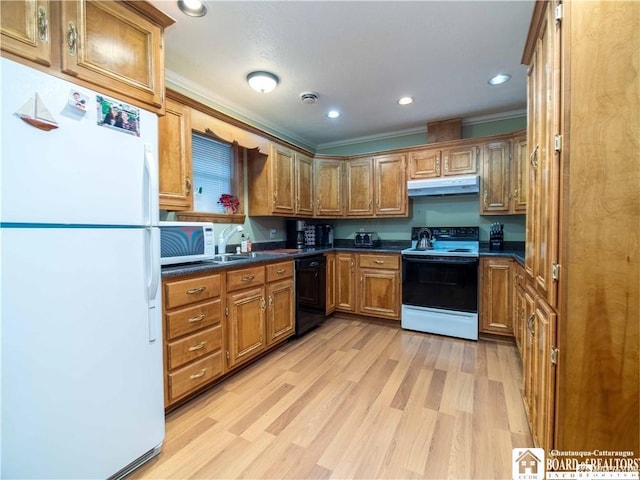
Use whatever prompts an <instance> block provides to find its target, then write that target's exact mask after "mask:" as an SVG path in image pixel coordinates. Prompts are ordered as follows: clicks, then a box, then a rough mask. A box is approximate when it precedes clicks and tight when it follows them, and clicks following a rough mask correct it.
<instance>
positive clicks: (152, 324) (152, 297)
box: [145, 227, 160, 342]
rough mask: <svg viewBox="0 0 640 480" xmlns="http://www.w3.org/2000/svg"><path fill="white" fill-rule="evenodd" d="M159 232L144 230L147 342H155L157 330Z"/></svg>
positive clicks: (149, 228)
mask: <svg viewBox="0 0 640 480" xmlns="http://www.w3.org/2000/svg"><path fill="white" fill-rule="evenodd" d="M159 252H160V230H159V229H158V228H153V227H148V228H145V263H146V277H147V298H148V302H149V341H150V342H155V341H156V339H157V336H158V335H157V330H158V325H157V323H158V312H159V311H160V309H159V308H158V304H159V295H158V286H159V284H160V260H159V258H158V257H159Z"/></svg>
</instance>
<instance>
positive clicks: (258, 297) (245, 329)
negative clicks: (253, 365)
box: [226, 285, 266, 367]
mask: <svg viewBox="0 0 640 480" xmlns="http://www.w3.org/2000/svg"><path fill="white" fill-rule="evenodd" d="M226 308H227V310H226V314H227V324H228V326H229V345H228V350H227V352H228V358H227V365H228V366H229V367H234V366H236V365H238V364H240V363H242V362H245V361H246V360H248V359H250V358H252V357H254V356H256V355H257V354H259V353H262V351H263V350H264V348H265V346H266V340H265V335H264V332H265V309H266V301H265V287H264V285H261V286H258V287H254V288H249V289H245V290H240V291H237V292H234V293H230V294H228V295H227V307H226Z"/></svg>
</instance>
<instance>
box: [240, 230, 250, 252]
mask: <svg viewBox="0 0 640 480" xmlns="http://www.w3.org/2000/svg"><path fill="white" fill-rule="evenodd" d="M240 251H241V252H242V253H247V252H248V251H249V250H247V239H246V238H245V236H244V233H243V234H242V235H241V236H240Z"/></svg>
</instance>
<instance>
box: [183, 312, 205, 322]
mask: <svg viewBox="0 0 640 480" xmlns="http://www.w3.org/2000/svg"><path fill="white" fill-rule="evenodd" d="M204 317H206V315H205V314H204V313H201V314H200V315H198V316H197V317H191V318H190V319H189V320H187V321H188V322H189V323H196V322H201V321H202V320H204Z"/></svg>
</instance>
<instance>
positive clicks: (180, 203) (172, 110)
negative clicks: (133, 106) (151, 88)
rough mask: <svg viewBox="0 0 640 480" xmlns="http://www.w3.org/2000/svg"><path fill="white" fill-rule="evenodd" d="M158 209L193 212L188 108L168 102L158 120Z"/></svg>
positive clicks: (168, 100) (169, 100)
mask: <svg viewBox="0 0 640 480" xmlns="http://www.w3.org/2000/svg"><path fill="white" fill-rule="evenodd" d="M158 127H159V132H158V141H159V149H158V158H159V167H160V168H159V170H160V172H159V178H160V208H161V209H166V210H192V209H193V208H192V205H193V193H192V190H191V116H190V109H189V107H186V106H184V105H182V104H180V103H178V102H175V101H173V100H171V99H167V102H166V108H165V115H164V116H163V117H160V118H159V119H158Z"/></svg>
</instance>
